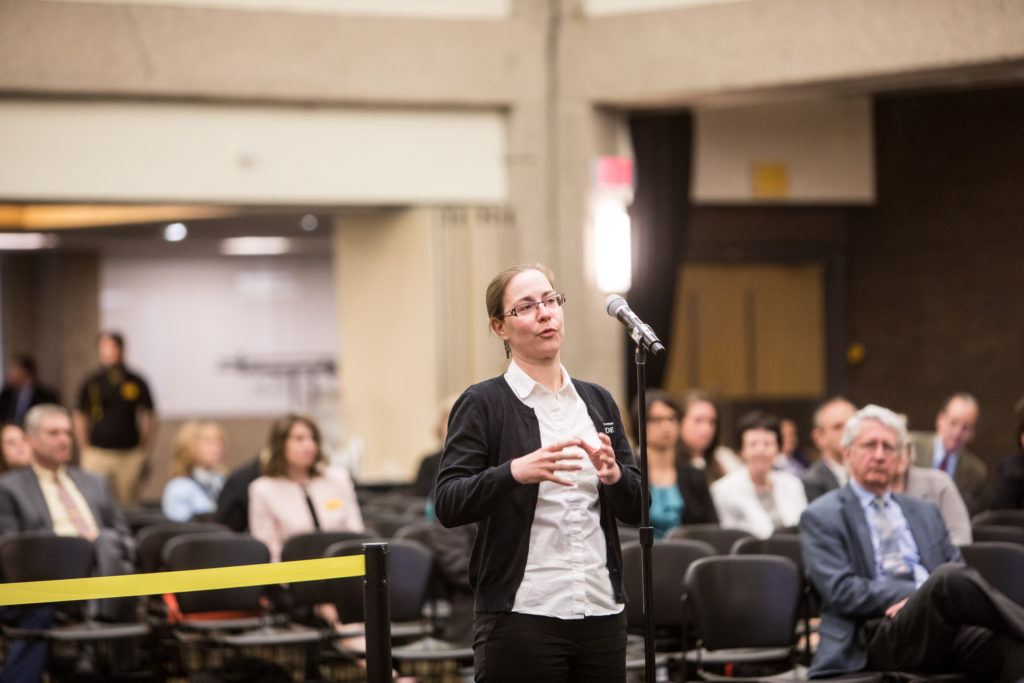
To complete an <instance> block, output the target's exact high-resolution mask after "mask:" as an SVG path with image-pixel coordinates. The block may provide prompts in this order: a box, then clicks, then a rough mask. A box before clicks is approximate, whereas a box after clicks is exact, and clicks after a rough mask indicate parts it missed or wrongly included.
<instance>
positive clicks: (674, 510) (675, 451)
mask: <svg viewBox="0 0 1024 683" xmlns="http://www.w3.org/2000/svg"><path fill="white" fill-rule="evenodd" d="M646 404H647V423H646V427H647V483H648V486H649V487H650V489H651V509H650V520H651V526H652V527H653V528H654V537H655V538H662V537H664V535H665V532H666V531H668V530H669V529H671V528H672V527H675V526H679V525H680V524H697V523H716V522H718V515H717V514H716V513H715V505H714V503H713V502H712V501H711V491H710V490H709V489H708V483H707V477H706V476H705V474H704V472H703V471H702V470H698V469H697V468H696V467H694V466H693V465H691V464H690V462H689V458H687V457H686V456H685V455H684V454H683V452H682V448H683V444H682V441H681V440H680V433H681V417H682V408H681V407H680V405H679V403H678V402H677V401H676V400H675V398H673V397H672V396H670V395H669V394H667V393H666V392H664V391H661V390H660V389H650V390H648V391H647V394H646ZM638 407H639V406H638V402H636V401H634V403H633V410H632V414H631V418H632V423H633V425H634V431H636V432H637V433H636V434H634V440H637V439H638V438H639V433H638V430H636V425H637V424H638V418H637V411H638ZM635 452H636V456H637V457H638V458H639V457H640V453H639V451H635Z"/></svg>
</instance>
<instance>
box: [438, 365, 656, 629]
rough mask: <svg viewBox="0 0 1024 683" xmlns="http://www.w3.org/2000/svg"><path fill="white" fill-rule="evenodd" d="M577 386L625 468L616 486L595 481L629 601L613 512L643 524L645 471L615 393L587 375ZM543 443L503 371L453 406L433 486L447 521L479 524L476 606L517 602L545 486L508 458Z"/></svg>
mask: <svg viewBox="0 0 1024 683" xmlns="http://www.w3.org/2000/svg"><path fill="white" fill-rule="evenodd" d="M573 385H574V386H575V387H576V391H577V393H579V395H580V397H581V398H582V400H583V402H584V404H586V406H587V412H588V413H589V414H590V418H591V420H593V421H594V426H595V428H596V429H597V430H598V431H599V432H604V433H605V434H607V435H608V437H609V438H610V439H611V442H612V448H613V450H614V451H615V459H616V461H618V463H619V468H620V469H621V470H622V477H621V478H620V479H619V481H618V482H616V483H615V484H614V485H612V486H605V485H604V484H600V483H599V484H598V497H599V500H600V507H601V528H602V529H603V530H604V536H605V544H606V547H607V558H608V559H607V567H608V575H609V578H610V579H611V582H612V591H613V593H614V595H615V599H616V600H617V601H619V602H625V594H624V592H623V590H622V551H621V549H620V547H619V535H618V528H617V526H616V521H615V518H618V519H620V520H621V521H623V522H626V523H628V524H637V523H639V521H640V501H641V496H640V470H639V469H638V468H637V466H636V463H635V461H634V459H633V451H632V449H631V448H630V446H629V441H628V440H627V439H626V434H625V430H624V429H623V427H622V420H621V418H620V417H619V410H618V406H616V405H615V401H614V400H613V399H612V397H611V394H609V393H608V392H607V391H606V390H605V389H603V388H602V387H600V386H598V385H596V384H592V383H590V382H582V381H579V380H573ZM540 447H541V440H540V426H539V424H538V422H537V417H536V415H535V414H534V412H533V409H532V408H529V407H528V406H526V405H525V404H524V403H523V402H522V401H520V400H519V398H518V397H517V396H516V395H515V393H514V392H513V391H512V388H511V387H510V386H509V385H508V382H507V381H506V380H505V378H504V376H500V377H495V378H493V379H489V380H486V381H484V382H481V383H479V384H475V385H473V386H471V387H469V388H468V389H467V390H466V391H465V392H464V393H463V394H462V396H460V397H459V399H458V401H456V403H455V405H454V407H453V408H452V412H451V416H450V417H449V419H448V438H447V439H446V441H445V446H444V454H443V455H442V457H441V469H440V472H439V473H438V475H437V486H436V488H435V490H434V512H435V514H436V515H437V518H438V520H440V521H441V523H442V524H444V525H445V526H449V527H452V526H459V525H461V524H468V523H470V522H476V523H477V536H476V542H475V543H474V544H473V551H472V554H471V556H470V564H469V581H470V584H471V585H472V586H473V591H474V594H475V596H476V611H477V612H507V611H510V610H511V609H512V604H513V602H514V601H515V596H516V591H517V590H518V589H519V584H520V583H521V582H522V580H523V573H524V571H525V569H526V559H527V554H528V552H529V548H530V529H531V527H532V525H533V514H534V510H535V508H536V505H537V493H538V490H539V486H540V485H539V484H520V483H518V482H517V481H516V480H515V479H513V478H512V469H511V465H510V464H509V463H510V461H511V460H513V459H514V458H518V457H519V456H521V455H526V454H527V453H532V452H533V451H535V450H537V449H538V448H540Z"/></svg>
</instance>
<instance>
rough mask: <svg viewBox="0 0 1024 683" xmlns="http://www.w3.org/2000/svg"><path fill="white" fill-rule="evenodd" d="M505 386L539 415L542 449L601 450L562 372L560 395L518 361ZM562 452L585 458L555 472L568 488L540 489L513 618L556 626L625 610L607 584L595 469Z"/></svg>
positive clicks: (547, 486)
mask: <svg viewBox="0 0 1024 683" xmlns="http://www.w3.org/2000/svg"><path fill="white" fill-rule="evenodd" d="M505 380H506V381H507V382H508V384H509V386H510V387H512V391H514V392H515V394H516V396H518V397H519V400H521V401H522V402H523V403H525V404H526V405H527V406H529V407H530V408H533V410H534V413H535V414H536V415H537V421H538V422H539V424H540V441H541V445H542V446H548V445H550V444H553V443H557V442H559V441H565V440H567V439H573V438H580V439H583V440H584V441H586V442H587V443H588V444H590V445H591V446H593V447H595V448H596V447H599V446H600V444H601V442H600V440H599V439H598V438H597V430H596V429H595V428H594V422H593V420H591V419H590V415H589V414H588V413H587V406H586V404H584V403H583V400H582V399H581V398H580V396H579V394H577V393H576V388H575V387H574V386H573V384H572V381H570V379H569V373H568V372H566V370H565V368H564V367H563V368H562V388H561V389H560V390H559V391H558V393H557V394H553V393H552V392H551V391H550V390H549V389H547V388H546V387H544V386H543V385H541V384H540V383H538V382H535V381H534V380H533V379H531V378H530V377H529V376H528V375H527V374H526V373H525V372H523V370H522V369H521V368H520V367H519V366H518V365H516V363H515V361H512V363H511V364H510V365H509V369H508V372H506V373H505ZM567 450H568V451H576V452H578V453H579V454H580V455H582V456H583V459H582V460H575V461H572V462H574V463H578V464H579V465H581V466H582V469H580V470H579V471H572V472H561V473H559V476H560V477H561V478H562V479H566V480H569V481H572V482H574V485H573V486H571V487H570V486H563V485H561V484H555V483H553V482H549V481H544V482H541V483H540V491H539V493H538V497H537V508H536V510H535V512H534V517H533V526H532V527H531V529H530V550H529V555H528V556H527V560H526V571H525V573H524V574H523V581H522V583H521V584H520V585H519V590H518V591H517V592H516V599H515V602H514V603H513V605H512V611H513V612H521V613H524V614H537V615H541V616H547V617H557V618H559V619H581V618H583V617H589V616H601V615H608V614H617V613H619V612H621V611H622V604H621V603H616V602H615V595H614V593H613V592H612V585H611V581H610V579H609V577H608V567H607V565H606V562H607V551H606V546H605V538H604V530H602V529H601V511H600V503H599V501H598V496H597V486H598V480H597V470H595V469H594V465H593V463H591V462H590V458H589V457H587V454H586V452H584V451H583V449H580V448H576V449H567ZM523 455H525V453H524V454H523Z"/></svg>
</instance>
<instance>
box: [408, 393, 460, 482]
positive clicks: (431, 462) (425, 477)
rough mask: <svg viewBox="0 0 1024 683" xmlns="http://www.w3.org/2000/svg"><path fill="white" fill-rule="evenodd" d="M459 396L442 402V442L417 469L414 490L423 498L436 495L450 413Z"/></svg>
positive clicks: (439, 430)
mask: <svg viewBox="0 0 1024 683" xmlns="http://www.w3.org/2000/svg"><path fill="white" fill-rule="evenodd" d="M456 398H458V396H449V397H447V398H445V399H444V400H443V401H442V402H441V410H440V412H441V414H440V416H439V417H438V420H437V438H438V441H439V442H440V444H441V448H439V449H438V450H437V451H435V452H434V453H431V454H430V455H427V456H424V458H423V460H421V461H420V466H419V469H418V470H417V471H416V479H415V481H413V484H412V492H413V493H414V494H415V495H417V496H421V497H423V498H430V497H432V496H433V495H434V483H435V482H436V481H437V470H438V468H439V467H440V466H441V453H442V452H443V451H444V440H445V437H447V436H448V415H450V414H451V412H452V405H453V404H454V403H455V399H456Z"/></svg>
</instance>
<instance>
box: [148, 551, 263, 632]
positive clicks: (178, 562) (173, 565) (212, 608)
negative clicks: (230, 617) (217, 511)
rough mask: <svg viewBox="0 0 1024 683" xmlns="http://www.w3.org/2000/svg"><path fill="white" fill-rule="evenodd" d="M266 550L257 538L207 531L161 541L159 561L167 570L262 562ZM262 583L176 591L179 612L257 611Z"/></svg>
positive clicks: (239, 565)
mask: <svg viewBox="0 0 1024 683" xmlns="http://www.w3.org/2000/svg"><path fill="white" fill-rule="evenodd" d="M269 561H270V551H269V550H267V546H265V545H264V544H263V543H262V542H261V541H259V540H257V539H255V538H253V537H252V536H249V535H248V534H240V533H237V532H234V531H208V532H204V533H196V534H186V535H184V536H175V537H174V538H172V539H170V540H169V541H167V543H165V544H164V556H163V564H164V568H165V569H166V570H167V571H181V570H186V569H210V568H213V567H241V566H245V565H250V564H265V563H267V562H269ZM262 596H263V587H262V586H246V587H244V588H222V589H217V590H208V591H194V592H189V593H178V594H177V595H176V597H177V600H178V607H179V608H180V609H181V611H182V613H184V614H189V613H192V612H221V611H259V609H260V598H261V597H262Z"/></svg>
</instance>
